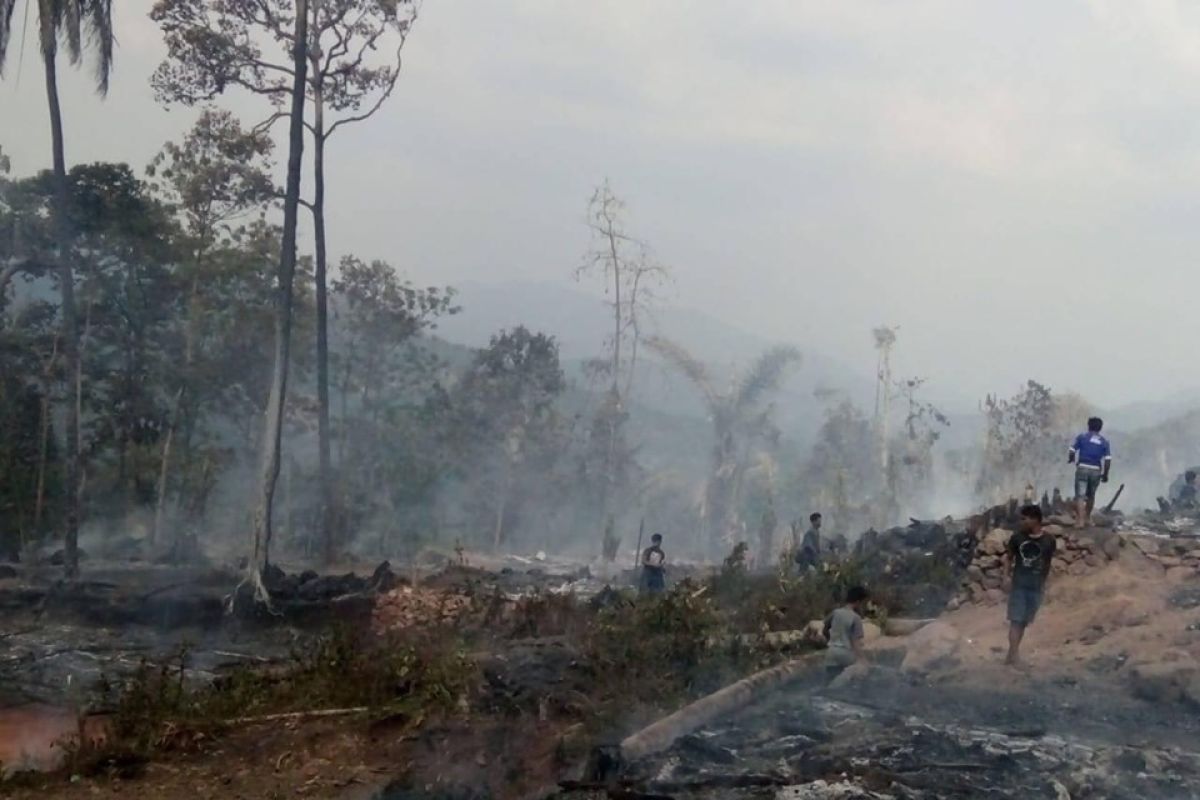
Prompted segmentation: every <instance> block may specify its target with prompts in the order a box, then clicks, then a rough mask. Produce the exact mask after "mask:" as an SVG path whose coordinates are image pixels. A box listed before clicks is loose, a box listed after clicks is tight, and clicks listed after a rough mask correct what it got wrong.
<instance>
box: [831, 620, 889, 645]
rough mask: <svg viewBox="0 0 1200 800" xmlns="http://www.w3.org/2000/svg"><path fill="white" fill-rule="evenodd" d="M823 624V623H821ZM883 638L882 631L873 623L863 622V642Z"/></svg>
mask: <svg viewBox="0 0 1200 800" xmlns="http://www.w3.org/2000/svg"><path fill="white" fill-rule="evenodd" d="M822 624H824V623H822ZM880 636H883V631H882V630H880V628H879V626H878V625H876V624H875V623H874V622H866V621H864V622H863V641H864V642H869V641H871V640H873V639H878V638H879V637H880Z"/></svg>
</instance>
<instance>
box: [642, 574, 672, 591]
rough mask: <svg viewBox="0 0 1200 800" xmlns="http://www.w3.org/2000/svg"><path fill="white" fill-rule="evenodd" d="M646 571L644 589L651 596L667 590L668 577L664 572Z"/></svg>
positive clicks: (643, 578) (643, 576)
mask: <svg viewBox="0 0 1200 800" xmlns="http://www.w3.org/2000/svg"><path fill="white" fill-rule="evenodd" d="M643 569H645V572H644V573H643V575H642V588H643V589H644V590H645V591H646V592H648V593H650V594H658V593H659V592H662V591H664V590H666V588H667V576H666V574H665V573H664V572H663V571H662V570H658V569H646V568H643Z"/></svg>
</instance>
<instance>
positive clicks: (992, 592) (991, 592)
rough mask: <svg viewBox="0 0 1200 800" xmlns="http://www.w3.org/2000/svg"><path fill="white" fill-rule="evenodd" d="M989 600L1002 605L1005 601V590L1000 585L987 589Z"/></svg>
mask: <svg viewBox="0 0 1200 800" xmlns="http://www.w3.org/2000/svg"><path fill="white" fill-rule="evenodd" d="M987 601H988V602H989V603H991V604H992V605H1000V604H1001V603H1003V602H1004V591H1003V590H1002V589H1000V588H999V587H997V588H994V589H988V590H987Z"/></svg>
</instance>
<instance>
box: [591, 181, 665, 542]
mask: <svg viewBox="0 0 1200 800" xmlns="http://www.w3.org/2000/svg"><path fill="white" fill-rule="evenodd" d="M587 221H588V227H589V228H590V229H591V234H592V243H591V247H590V248H589V250H588V251H587V253H586V254H585V255H584V258H583V263H582V264H580V266H579V267H578V269H577V270H576V272H575V275H576V278H577V279H581V278H583V277H585V276H593V277H597V278H599V279H600V280H601V282H602V283H603V285H604V292H605V295H606V296H607V297H608V305H609V308H610V309H611V312H612V336H611V338H610V339H609V342H608V347H609V359H608V361H607V366H606V367H605V371H606V372H607V373H608V374H607V378H608V384H609V388H608V391H607V393H606V395H605V398H604V402H603V403H601V405H600V408H599V410H598V411H597V413H596V419H595V421H594V425H593V436H599V437H603V441H601V442H599V443H598V444H599V447H597V448H596V450H597V451H598V453H599V455H600V458H599V461H600V462H601V463H600V473H601V474H600V476H599V477H600V482H599V486H598V510H599V512H600V515H601V518H603V519H605V520H606V522H605V525H606V526H607V525H611V524H612V523H611V520H608V519H607V517H608V506H609V504H610V503H611V502H612V498H613V496H614V495H615V494H617V493H618V492H619V490H620V489H621V483H622V476H623V475H625V474H626V473H627V472H628V470H627V469H625V466H626V465H625V464H624V461H625V458H624V454H625V453H626V452H627V450H628V449H627V448H626V447H625V446H624V440H623V426H624V422H625V420H626V418H627V412H626V405H627V403H628V398H629V396H630V394H631V393H632V392H633V385H634V377H635V374H636V370H637V358H638V347H639V345H640V343H641V340H642V336H643V333H644V329H643V325H644V323H645V321H646V319H647V317H648V316H649V315H650V314H651V313H652V309H653V304H654V301H655V300H656V291H657V290H658V289H659V288H661V287H662V286H663V285H664V284H666V283H667V282H668V281H669V280H670V278H671V275H670V271H669V270H668V269H667V267H665V266H664V265H663V264H661V263H660V262H658V261H657V260H656V259H655V257H654V254H653V251H652V250H651V248H650V247H649V245H647V244H646V243H645V242H643V241H641V240H639V239H637V238H636V237H634V236H633V235H631V234H630V233H629V231H628V230H627V228H626V208H625V202H624V201H623V200H621V199H620V198H619V197H617V196H616V194H614V193H613V191H612V187H611V186H610V185H609V183H608V181H605V182H604V183H603V184H601V185H600V186H598V187H597V188H596V190H595V191H594V192H593V193H592V197H591V200H590V201H589V202H588V216H587ZM627 346H628V352H629V356H628V358H624V357H623V356H624V353H625V352H626V347H627ZM600 363H602V362H599V361H597V362H596V364H597V365H599V364H600Z"/></svg>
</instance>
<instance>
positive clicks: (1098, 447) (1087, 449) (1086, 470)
mask: <svg viewBox="0 0 1200 800" xmlns="http://www.w3.org/2000/svg"><path fill="white" fill-rule="evenodd" d="M1103 428H1104V420H1102V419H1100V418H1099V417H1092V418H1091V419H1089V420H1088V429H1087V433H1081V434H1079V435H1078V436H1076V437H1075V443H1074V444H1072V445H1071V449H1070V450H1068V451H1067V463H1068V464H1074V465H1075V527H1076V528H1086V527H1087V526H1088V525H1089V524H1091V521H1092V509H1093V508H1095V506H1096V490H1097V489H1099V488H1100V484H1101V483H1108V471H1109V470H1110V469H1111V468H1112V447H1110V446H1109V444H1108V439H1106V438H1104V437H1103V436H1101V435H1100V431H1101V430H1102V429H1103Z"/></svg>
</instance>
